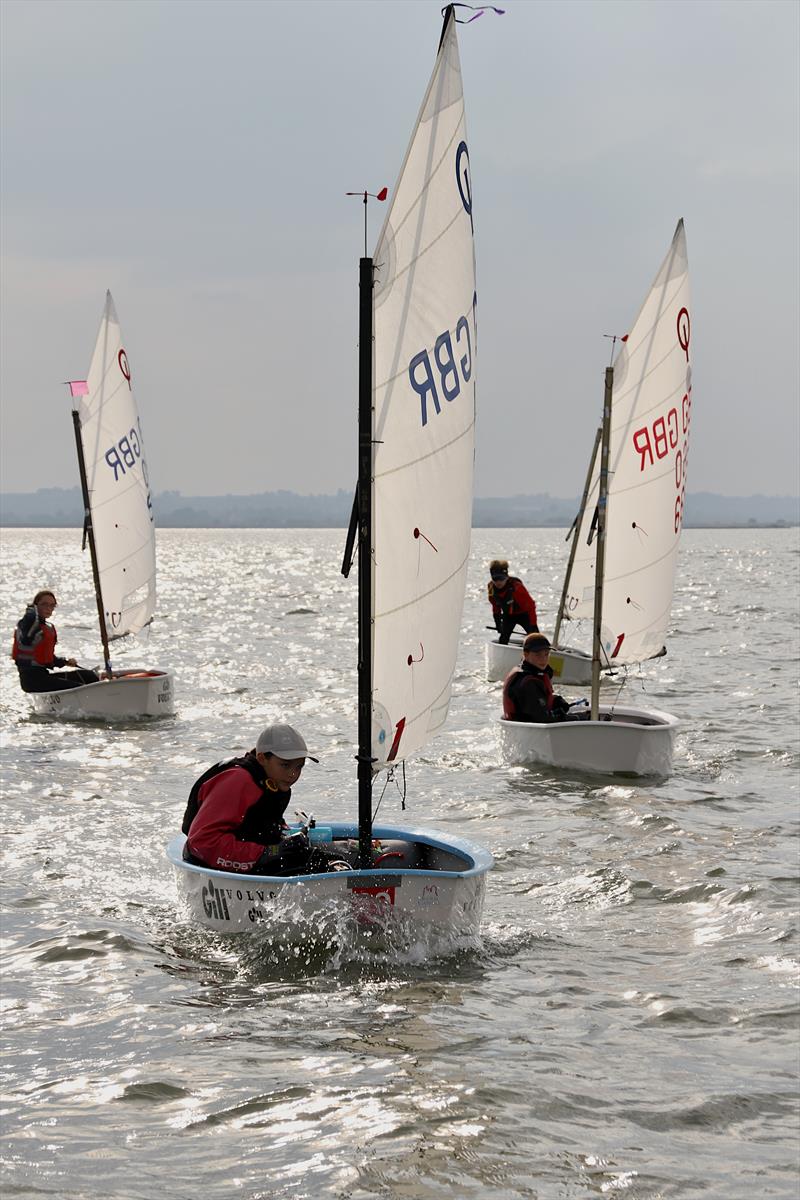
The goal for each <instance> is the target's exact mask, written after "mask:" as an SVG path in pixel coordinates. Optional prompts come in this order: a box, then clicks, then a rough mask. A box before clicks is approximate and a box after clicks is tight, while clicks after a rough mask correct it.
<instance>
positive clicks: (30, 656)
mask: <svg viewBox="0 0 800 1200" xmlns="http://www.w3.org/2000/svg"><path fill="white" fill-rule="evenodd" d="M55 607H56V598H55V595H54V594H53V592H51V591H49V590H47V589H45V590H44V591H41V592H37V593H36V595H35V596H34V597H33V602H32V603H31V604H29V605H28V607H27V608H26V609H25V615H24V616H23V617H22V619H21V620H20V621H18V622H17V627H16V629H15V630H14V642H13V645H12V647H11V657H12V658H13V659H14V662H15V663H16V664H17V670H18V671H19V686H20V687H21V688H22V690H23V692H61V691H63V690H64V689H65V688H76V687H82V686H83V685H84V684H86V683H99V681H100V676H99V675H97V673H96V672H95V671H90V670H89V669H88V668H86V667H78V664H77V663H76V661H75V659H74V658H61V657H60V656H59V655H58V654H56V652H55V649H56V642H57V641H58V634H57V633H56V627H55V625H53V623H52V622H51V620H50V617H52V615H53V609H54V608H55ZM57 667H78V669H77V670H75V671H63V672H62V671H56V670H55V668H57Z"/></svg>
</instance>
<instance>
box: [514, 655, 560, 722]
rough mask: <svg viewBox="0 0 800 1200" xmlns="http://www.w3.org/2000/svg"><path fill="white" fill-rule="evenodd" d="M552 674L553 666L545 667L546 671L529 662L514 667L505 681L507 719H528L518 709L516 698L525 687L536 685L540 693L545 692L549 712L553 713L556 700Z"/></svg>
mask: <svg viewBox="0 0 800 1200" xmlns="http://www.w3.org/2000/svg"><path fill="white" fill-rule="evenodd" d="M552 675H553V669H552V667H545V669H544V671H540V670H539V669H538V668H537V667H533V666H531V664H530V663H527V662H526V663H523V664H522V666H521V667H514V669H513V670H512V671H509V673H508V674H507V675H506V677H505V681H504V682H503V716H504V717H505V718H506V720H507V721H519V720H526V719H527V718H526V717H525V716H524V715H523V714H521V713H520V712H519V711H518V709H517V701H516V699H515V695H516V696H518V695H519V692H520V689H521V688H523V687H534V688H536V689H537V691H538V692H539V693H540V695H541V694H543V695H544V698H545V706H546V709H547V712H548V713H551V712H552V711H553V700H554V694H553V683H552Z"/></svg>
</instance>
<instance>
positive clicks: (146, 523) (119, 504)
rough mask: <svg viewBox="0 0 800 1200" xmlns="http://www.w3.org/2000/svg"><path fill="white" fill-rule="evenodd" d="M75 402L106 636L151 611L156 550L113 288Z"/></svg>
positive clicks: (143, 620)
mask: <svg viewBox="0 0 800 1200" xmlns="http://www.w3.org/2000/svg"><path fill="white" fill-rule="evenodd" d="M86 382H87V387H88V394H87V395H85V396H83V397H82V398H81V399H80V400H79V401H78V402H77V403H76V406H75V407H76V410H77V412H78V415H79V418H80V425H81V439H82V442H83V452H84V457H85V460H86V475H87V482H88V488H89V504H90V508H91V515H92V525H93V528H94V539H95V545H96V548H97V561H98V569H99V575H100V591H101V595H102V600H103V608H104V611H105V617H106V627H107V629H108V635H109V637H110V638H113V637H122V636H123V634H126V633H136V632H137V630H139V629H141V628H142V627H143V626H144V625H146V624H147V623H148V622H149V621H150V620H151V618H152V616H153V610H154V608H155V599H156V551H155V530H154V526H153V511H152V507H151V502H150V487H149V484H148V475H147V462H146V459H145V452H144V443H143V440H142V428H141V424H140V422H139V414H138V412H137V410H136V401H135V399H134V396H133V388H132V384H131V370H130V365H129V363H128V357H127V355H126V353H125V348H124V346H123V344H122V337H121V335H120V328H119V321H118V319H117V313H116V310H115V308H114V301H113V300H112V298H111V293H110V292H107V293H106V306H105V310H104V312H103V317H102V320H101V322H100V331H99V333H98V335H97V344H96V345H95V348H94V354H93V355H92V362H91V366H90V367H89V375H88V378H87V381H86Z"/></svg>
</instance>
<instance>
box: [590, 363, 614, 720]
mask: <svg viewBox="0 0 800 1200" xmlns="http://www.w3.org/2000/svg"><path fill="white" fill-rule="evenodd" d="M613 390H614V368H613V367H606V383H605V395H604V397H603V424H602V428H601V442H600V472H599V483H600V490H599V494H598V497H597V546H596V555H597V557H596V558H595V570H594V637H593V638H592V709H591V713H590V719H591V720H592V721H596V720H597V718H598V716H599V711H600V661H601V658H602V656H603V632H602V631H603V574H604V571H605V563H606V516H607V504H608V455H609V443H610V441H611V393H612V392H613Z"/></svg>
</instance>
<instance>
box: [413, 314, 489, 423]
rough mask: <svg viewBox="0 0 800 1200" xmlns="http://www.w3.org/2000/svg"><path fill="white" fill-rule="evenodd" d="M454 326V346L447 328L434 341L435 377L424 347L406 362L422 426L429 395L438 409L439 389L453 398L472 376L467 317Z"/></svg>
mask: <svg viewBox="0 0 800 1200" xmlns="http://www.w3.org/2000/svg"><path fill="white" fill-rule="evenodd" d="M473 313H474V303H473ZM455 330H456V332H455V350H454V347H453V337H452V335H451V333H450V330H449V329H446V330H445V331H444V333H440V334H439V336H438V337H437V339H436V341H435V343H434V347H433V360H434V363H435V364H436V374H438V380H437V379H436V378H435V375H434V369H433V365H432V363H431V356H430V355H429V353H428V351H427V350H420V352H419V353H418V354H415V355H414V357H413V358H412V359H411V361H410V363H409V364H408V378H409V380H410V382H411V386H412V388H413V389H414V391H415V392H416V393H417V395H418V396H419V401H420V418H421V421H422V424H423V426H425V425H427V424H428V401H429V399H430V400H432V402H433V408H434V410H435V411H436V412H437V413H441V411H442V406H441V402H440V399H439V395H440V392H441V394H443V395H444V398H445V400H447V401H448V402H450V401H453V400H455V399H456V397H457V396H459V395H460V394H461V391H462V383H463V384H467V383H469V381H470V379H471V378H472V337H471V335H470V329H469V321H468V319H467V317H459V318H458V320H457V321H456V326H455ZM462 351H463V353H461V357H460V358H457V357H456V355H457V354H459V353H460V352H462Z"/></svg>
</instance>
